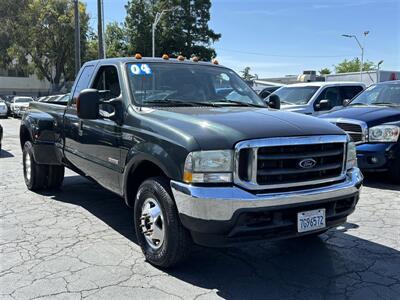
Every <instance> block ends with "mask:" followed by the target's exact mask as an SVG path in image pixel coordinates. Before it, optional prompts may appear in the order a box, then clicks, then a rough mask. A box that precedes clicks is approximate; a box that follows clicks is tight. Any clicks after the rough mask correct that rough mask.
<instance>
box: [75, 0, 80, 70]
mask: <svg viewBox="0 0 400 300" xmlns="http://www.w3.org/2000/svg"><path fill="white" fill-rule="evenodd" d="M74 16H75V75H77V74H78V72H79V69H80V68H81V22H80V19H79V0H74Z"/></svg>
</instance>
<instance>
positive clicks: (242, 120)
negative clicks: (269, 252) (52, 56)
mask: <svg viewBox="0 0 400 300" xmlns="http://www.w3.org/2000/svg"><path fill="white" fill-rule="evenodd" d="M277 102H278V100H277V99H275V102H274V103H269V104H270V106H274V105H278V103H277ZM20 141H21V147H22V150H23V169H24V177H25V182H26V185H27V187H28V188H29V189H30V190H39V189H51V188H58V187H60V186H61V184H62V181H63V177H64V167H67V168H70V169H72V170H73V171H75V172H77V173H79V174H81V175H83V176H87V177H90V178H91V179H93V180H95V181H96V182H98V183H99V184H100V185H102V186H103V187H105V188H107V189H109V190H111V191H113V192H115V193H116V194H118V195H120V196H121V197H123V198H124V199H125V202H126V204H127V205H129V206H132V207H134V215H133V216H132V218H133V220H132V221H133V223H134V224H135V231H136V234H137V239H138V242H139V244H140V246H141V248H142V250H143V253H144V254H145V257H146V259H147V260H148V261H149V262H150V263H152V264H154V265H157V266H161V267H170V266H173V265H175V264H177V263H178V262H181V261H183V260H184V259H185V258H186V257H187V255H188V254H189V249H190V246H191V244H192V243H193V242H194V243H197V244H200V245H205V246H217V247H218V246H227V245H232V244H236V243H241V242H248V241H255V240H274V239H284V238H292V237H301V236H307V235H318V234H321V233H322V232H325V231H326V230H327V229H329V228H332V227H334V226H337V225H339V224H342V223H344V222H345V221H346V218H347V216H348V215H349V214H351V213H352V212H353V211H354V209H355V206H356V204H357V201H358V198H359V191H360V188H361V185H362V180H363V177H362V174H361V173H360V171H359V169H358V168H357V161H356V153H355V146H354V144H353V143H352V142H350V140H349V137H348V136H347V135H346V134H345V133H344V132H343V131H342V130H341V129H339V128H338V127H336V126H335V125H332V124H330V123H328V122H326V121H324V120H321V119H317V118H313V117H309V116H305V115H301V114H295V113H290V112H283V111H279V110H275V109H272V108H270V107H268V105H267V104H266V103H264V102H263V100H262V99H260V98H259V97H258V96H257V94H256V93H255V92H254V91H253V90H252V89H251V88H250V87H249V86H248V85H247V84H246V83H245V82H244V81H243V80H242V79H241V78H240V77H239V76H238V75H237V74H236V73H235V72H233V71H232V70H230V69H228V68H226V67H223V66H221V65H218V64H217V63H208V62H199V61H196V60H194V61H191V60H186V59H182V58H179V59H168V58H166V57H164V58H141V57H140V56H137V57H136V58H115V59H105V60H98V61H90V62H87V63H86V64H85V65H84V66H83V67H82V69H81V70H80V72H79V74H78V76H77V79H76V81H75V83H74V86H73V87H72V91H71V96H70V99H69V101H68V102H65V103H40V102H34V103H31V104H30V106H29V108H28V110H27V112H26V113H25V114H24V116H23V118H22V123H21V128H20Z"/></svg>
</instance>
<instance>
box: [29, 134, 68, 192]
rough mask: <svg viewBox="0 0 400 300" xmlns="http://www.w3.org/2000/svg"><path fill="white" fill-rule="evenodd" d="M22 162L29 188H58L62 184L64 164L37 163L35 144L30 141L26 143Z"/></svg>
mask: <svg viewBox="0 0 400 300" xmlns="http://www.w3.org/2000/svg"><path fill="white" fill-rule="evenodd" d="M22 163H23V170H24V179H25V184H26V186H27V187H28V189H29V190H32V191H37V190H41V189H57V188H59V187H60V186H61V185H62V182H63V180H64V166H58V165H45V164H38V163H36V161H35V157H34V155H33V146H32V143H31V142H30V141H27V142H25V144H24V148H23V150H22Z"/></svg>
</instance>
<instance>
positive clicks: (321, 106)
mask: <svg viewBox="0 0 400 300" xmlns="http://www.w3.org/2000/svg"><path fill="white" fill-rule="evenodd" d="M331 108H332V105H331V101H330V100H329V99H323V100H321V101H319V103H318V104H317V109H318V110H328V109H331Z"/></svg>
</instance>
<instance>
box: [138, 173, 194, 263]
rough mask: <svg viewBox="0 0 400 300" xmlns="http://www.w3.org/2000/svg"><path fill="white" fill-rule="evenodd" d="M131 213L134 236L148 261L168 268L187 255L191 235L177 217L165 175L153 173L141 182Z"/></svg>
mask: <svg viewBox="0 0 400 300" xmlns="http://www.w3.org/2000/svg"><path fill="white" fill-rule="evenodd" d="M134 216H135V230H136V236H137V239H138V242H139V245H140V247H141V248H142V251H143V253H144V255H145V257H146V260H147V261H148V262H150V263H151V264H153V265H155V266H158V267H163V268H168V267H172V266H175V265H177V264H179V263H181V262H182V261H184V260H185V259H186V258H187V256H188V254H189V253H190V246H191V242H192V241H191V237H190V234H189V232H188V231H187V230H186V229H185V228H184V227H183V226H182V224H181V222H180V220H179V216H178V211H177V208H176V205H175V202H174V200H173V199H172V197H171V194H170V188H169V184H168V181H167V180H166V179H164V178H162V177H153V178H150V179H148V180H146V181H144V182H143V183H142V184H141V185H140V187H139V189H138V192H137V196H136V201H135V205H134Z"/></svg>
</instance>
